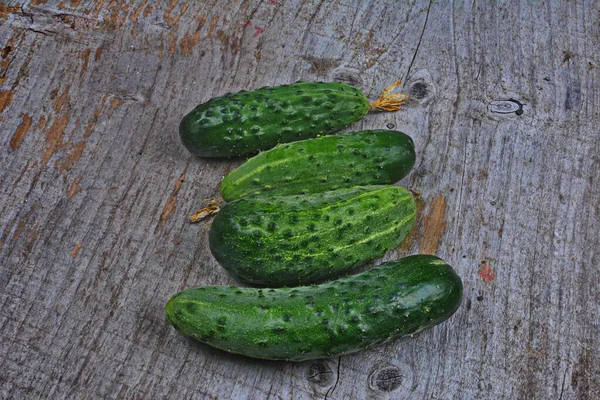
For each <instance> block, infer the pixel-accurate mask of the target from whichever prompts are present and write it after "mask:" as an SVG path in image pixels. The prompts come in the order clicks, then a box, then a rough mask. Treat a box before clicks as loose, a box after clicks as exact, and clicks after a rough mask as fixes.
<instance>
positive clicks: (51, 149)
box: [40, 89, 71, 168]
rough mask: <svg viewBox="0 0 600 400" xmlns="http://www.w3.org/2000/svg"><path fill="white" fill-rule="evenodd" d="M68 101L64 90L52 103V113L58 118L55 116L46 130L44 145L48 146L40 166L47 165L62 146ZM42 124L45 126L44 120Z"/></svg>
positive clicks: (68, 98) (68, 106) (67, 113)
mask: <svg viewBox="0 0 600 400" xmlns="http://www.w3.org/2000/svg"><path fill="white" fill-rule="evenodd" d="M70 101H71V98H70V97H69V93H68V92H67V90H66V89H65V91H64V92H63V93H62V94H61V95H60V96H58V97H56V98H55V99H54V102H53V107H54V111H55V112H56V114H58V115H59V116H57V117H56V118H55V119H54V121H53V122H52V125H51V126H50V128H49V129H48V132H47V133H46V144H47V145H48V148H47V149H46V151H45V152H44V155H43V156H42V165H43V166H45V165H46V164H47V163H48V161H50V158H51V157H52V155H53V154H54V153H55V152H56V151H57V150H58V149H59V148H61V147H62V146H63V141H62V138H63V134H64V132H65V129H66V128H67V125H68V123H69V118H71V104H70ZM42 118H43V117H42ZM40 122H42V120H41V119H40ZM43 123H44V125H45V120H44V121H43ZM42 168H43V167H42Z"/></svg>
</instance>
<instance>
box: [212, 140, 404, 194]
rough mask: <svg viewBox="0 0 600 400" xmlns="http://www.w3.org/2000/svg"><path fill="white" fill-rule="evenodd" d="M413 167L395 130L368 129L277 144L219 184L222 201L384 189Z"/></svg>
mask: <svg viewBox="0 0 600 400" xmlns="http://www.w3.org/2000/svg"><path fill="white" fill-rule="evenodd" d="M414 165H415V145H414V143H413V141H412V139H411V138H410V137H409V136H408V135H406V134H404V133H402V132H398V131H390V130H369V131H360V132H352V133H347V134H340V135H335V136H322V137H318V138H311V139H306V140H302V141H298V142H294V143H287V144H280V145H277V146H276V147H275V148H273V149H271V150H268V151H265V152H262V153H259V154H258V155H256V156H255V157H253V158H251V159H249V160H248V161H246V162H245V163H244V164H242V165H241V166H240V167H239V168H237V169H235V170H233V171H232V172H231V173H229V174H228V175H227V176H226V177H225V179H223V181H221V185H220V189H221V195H222V196H223V198H224V199H225V200H227V201H231V200H235V199H239V198H241V197H244V196H247V195H250V194H260V193H265V192H268V193H269V194H271V195H281V194H300V193H318V192H322V191H325V190H333V189H338V188H343V187H352V186H362V185H384V184H390V183H395V182H397V181H399V180H400V179H402V178H404V177H405V176H406V175H407V174H408V173H409V172H410V170H411V169H412V167H413V166H414Z"/></svg>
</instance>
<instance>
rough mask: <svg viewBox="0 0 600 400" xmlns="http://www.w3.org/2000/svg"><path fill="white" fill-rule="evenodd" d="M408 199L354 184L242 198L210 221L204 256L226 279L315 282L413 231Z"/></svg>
mask: <svg viewBox="0 0 600 400" xmlns="http://www.w3.org/2000/svg"><path fill="white" fill-rule="evenodd" d="M415 216H416V206H415V201H414V198H413V196H412V194H411V193H410V192H409V191H408V190H406V189H404V188H403V187H400V186H389V185H388V186H357V187H354V188H343V189H337V190H332V191H328V192H322V193H312V194H308V195H291V196H263V195H258V196H248V197H243V198H241V199H238V200H234V201H232V202H230V203H227V204H226V205H225V206H224V207H223V208H222V209H221V211H220V212H219V214H218V215H217V216H216V217H215V219H214V221H213V223H212V226H211V229H210V232H209V245H210V250H211V252H212V254H213V255H214V257H215V258H216V259H217V261H218V262H219V263H220V264H221V265H222V266H223V267H224V268H225V269H227V270H228V271H229V272H230V273H231V274H232V275H233V276H235V277H237V278H238V279H239V280H241V281H243V282H247V283H250V284H255V285H263V286H271V287H279V286H297V285H302V284H309V283H314V282H318V281H320V280H323V279H328V278H331V277H333V276H336V275H339V274H341V273H343V272H346V271H348V270H351V269H353V268H355V267H358V266H360V265H362V264H365V263H366V262H368V261H370V260H373V259H375V258H377V257H381V256H383V255H384V254H385V252H386V251H388V250H390V249H394V248H396V247H397V246H398V245H399V244H400V242H401V241H402V240H403V239H404V238H405V237H406V235H407V234H408V233H409V232H410V229H411V228H412V226H413V225H414V222H415Z"/></svg>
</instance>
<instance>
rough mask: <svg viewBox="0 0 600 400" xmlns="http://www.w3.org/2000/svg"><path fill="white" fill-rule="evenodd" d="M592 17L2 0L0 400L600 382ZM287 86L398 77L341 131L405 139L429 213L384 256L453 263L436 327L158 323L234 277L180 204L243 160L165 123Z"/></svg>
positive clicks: (475, 394)
mask: <svg viewBox="0 0 600 400" xmlns="http://www.w3.org/2000/svg"><path fill="white" fill-rule="evenodd" d="M599 17H600V7H599V5H598V4H597V3H596V2H591V1H590V2H577V3H568V4H562V3H559V2H545V3H535V4H530V2H508V3H500V4H496V3H489V2H481V3H478V2H474V3H462V2H459V3H452V2H448V3H447V2H424V1H417V2H407V3H404V2H402V3H400V2H391V1H389V2H387V1H377V0H372V1H335V2H325V1H321V2H317V1H285V2H284V1H271V0H268V1H257V0H246V1H234V2H218V1H213V2H183V1H177V0H173V1H168V2H149V1H147V0H132V1H111V2H107V1H94V2H82V1H61V2H52V1H33V0H31V1H24V2H19V1H11V2H4V4H3V5H2V4H0V24H1V26H0V46H1V48H0V55H1V60H0V146H1V148H0V265H2V268H1V269H0V310H1V311H0V335H1V336H0V337H1V338H2V341H1V342H0V343H1V345H0V370H1V371H3V373H2V374H0V397H2V398H36V397H43V398H64V397H71V398H79V397H82V396H86V397H99V398H104V397H111V398H112V397H125V398H131V397H143V398H147V397H152V398H154V397H158V398H160V397H165V398H178V397H193V398H207V397H210V398H215V397H216V398H294V399H301V398H328V399H354V398H356V399H359V398H378V399H380V398H409V397H410V398H413V397H414V398H440V399H446V398H448V399H450V398H489V399H500V398H511V399H512V398H527V399H529V398H539V399H547V398H563V399H570V398H571V399H576V398H577V399H588V398H589V399H592V398H598V397H600V382H599V376H600V371H599V367H598V366H599V365H600V356H599V349H600V308H599V307H598V305H599V304H600V297H599V294H598V287H600V270H599V268H598V265H599V263H600V259H599V256H598V252H597V248H598V247H599V246H600V233H599V231H598V228H597V223H598V220H600V202H599V201H598V199H599V198H600V189H599V186H600V185H599V175H600V174H599V172H598V171H599V169H600V168H599V167H600V157H599V154H600V132H599V129H598V126H599V125H600V95H599V94H598V90H595V89H596V88H597V86H598V82H599V81H600V76H599V72H598V67H599V66H600V56H599V55H600V24H598V19H599ZM299 79H304V80H343V81H346V82H349V83H352V84H355V85H357V86H359V87H360V88H361V89H363V90H364V91H365V93H367V94H368V95H370V96H375V95H376V94H377V93H378V92H379V91H381V89H383V88H384V87H385V86H387V84H389V83H390V82H391V81H393V80H396V79H404V80H406V81H407V82H406V84H405V89H406V90H407V91H408V92H409V93H410V94H411V95H412V97H413V100H412V101H411V103H410V104H409V105H408V106H407V107H406V108H405V110H404V111H402V112H398V113H386V114H373V115H369V116H367V117H366V118H365V119H364V120H363V121H361V122H359V123H357V124H355V125H353V127H352V129H362V128H381V127H385V126H388V127H389V128H396V129H400V130H403V131H405V132H407V133H409V134H410V135H411V136H412V137H413V138H414V140H415V143H416V147H417V151H418V160H417V166H416V168H415V171H414V172H413V173H412V174H411V175H410V176H409V177H407V178H406V179H404V180H403V181H402V184H404V185H406V186H407V187H409V188H410V189H412V190H415V191H418V192H420V193H421V195H420V199H419V205H420V214H419V219H418V223H417V227H416V229H415V231H414V232H413V234H412V235H411V237H410V238H409V239H408V240H407V241H406V242H405V243H404V244H403V245H402V246H401V247H400V248H399V249H398V251H396V252H392V253H391V254H389V255H387V257H386V259H391V258H395V257H398V256H402V255H405V254H411V253H417V252H420V251H422V252H435V253H436V254H438V255H440V256H441V257H443V258H445V259H446V260H447V261H448V262H450V263H451V264H452V265H454V266H455V267H456V269H457V271H458V272H459V274H460V275H461V276H462V277H463V280H464V282H465V302H464V304H463V306H462V307H461V309H460V310H459V311H458V313H457V314H456V315H455V316H454V317H453V318H452V319H451V320H450V321H449V322H447V323H445V324H443V325H441V326H438V327H436V328H435V329H433V330H431V331H427V332H423V333H421V334H419V335H416V336H415V337H414V338H407V339H405V340H401V341H398V342H394V343H389V344H385V345H382V346H378V347H376V348H373V349H371V350H368V351H363V352H360V353H357V354H353V355H348V356H343V357H339V358H336V359H332V360H328V361H325V362H315V363H311V362H308V363H298V364H292V363H277V362H264V361H259V360H249V359H245V358H243V357H238V356H233V355H229V354H226V353H222V352H219V351H216V350H213V349H211V348H208V347H206V346H203V345H200V344H197V343H194V342H193V341H191V340H188V339H186V338H184V337H182V336H181V335H179V334H177V333H176V332H175V331H174V330H173V329H172V328H170V327H169V326H168V324H167V323H166V321H165V319H164V315H163V306H164V303H165V301H166V299H168V298H169V296H171V295H172V294H174V293H176V292H177V291H178V290H181V289H183V288H186V287H191V286H195V285H203V284H232V283H235V281H234V280H233V279H232V278H231V277H230V276H228V275H227V274H226V273H225V271H224V270H223V269H222V268H221V267H220V266H219V265H218V264H217V263H216V261H215V260H214V259H213V258H212V256H211V255H210V252H209V250H208V245H207V241H206V233H207V229H208V227H209V224H210V221H206V222H203V223H201V224H198V225H190V224H189V223H188V222H187V217H188V216H189V215H190V214H191V213H192V212H193V211H195V210H196V209H197V208H198V206H199V205H200V200H201V199H204V198H208V197H212V196H215V195H216V194H217V193H218V192H217V187H216V186H217V183H218V182H219V180H220V179H221V177H222V176H223V175H224V174H226V173H227V171H229V170H230V169H232V168H233V167H234V166H236V165H238V164H239V163H240V162H241V160H203V159H196V158H194V157H192V156H190V155H189V154H188V153H187V152H186V150H185V149H184V148H183V147H182V146H181V144H180V143H179V139H178V135H177V125H178V122H179V120H180V119H181V117H182V116H183V115H184V114H185V113H186V112H187V111H189V110H190V109H191V108H192V107H193V106H194V105H195V104H197V103H199V102H202V101H205V100H207V99H209V98H210V97H212V96H215V95H219V94H223V93H225V92H228V91H235V90H240V89H252V88H257V87H260V86H263V85H272V84H281V83H287V82H291V81H295V80H299ZM511 99H512V100H514V101H512V102H511V101H510V100H511ZM501 101H504V102H505V103H494V102H501ZM507 101H508V102H507ZM521 105H522V106H521ZM503 106H505V107H504V108H502V107H503ZM510 107H516V109H517V110H518V113H514V112H510V113H505V114H504V113H499V112H494V110H495V111H502V110H503V109H509V111H510Z"/></svg>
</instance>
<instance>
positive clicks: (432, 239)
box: [420, 195, 446, 254]
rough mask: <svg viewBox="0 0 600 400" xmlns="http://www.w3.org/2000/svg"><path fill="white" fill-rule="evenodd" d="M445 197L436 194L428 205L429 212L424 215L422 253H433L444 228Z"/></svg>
mask: <svg viewBox="0 0 600 400" xmlns="http://www.w3.org/2000/svg"><path fill="white" fill-rule="evenodd" d="M445 218H446V199H445V198H444V196H442V195H438V196H437V197H436V198H435V199H434V200H433V201H432V202H431V205H430V207H429V214H427V216H426V217H425V228H424V232H423V241H422V242H421V248H420V251H421V253H422V254H435V252H436V251H437V248H438V245H439V242H440V239H441V237H442V234H443V233H444V229H445V228H446V221H445Z"/></svg>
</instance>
